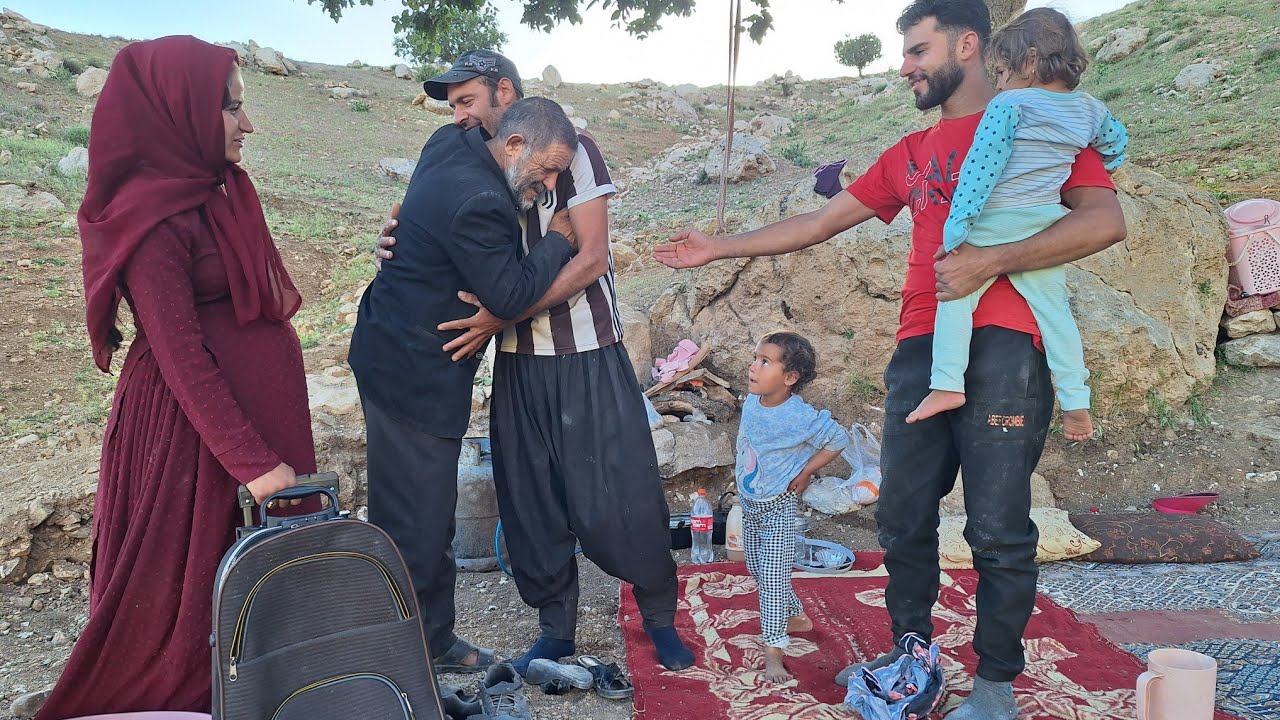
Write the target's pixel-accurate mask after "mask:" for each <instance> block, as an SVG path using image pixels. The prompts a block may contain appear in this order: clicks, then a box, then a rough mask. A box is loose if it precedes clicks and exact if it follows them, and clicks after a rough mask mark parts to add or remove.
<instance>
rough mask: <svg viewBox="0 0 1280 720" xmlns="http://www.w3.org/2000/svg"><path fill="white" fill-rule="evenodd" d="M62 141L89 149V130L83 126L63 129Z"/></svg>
mask: <svg viewBox="0 0 1280 720" xmlns="http://www.w3.org/2000/svg"><path fill="white" fill-rule="evenodd" d="M62 139H63V140H66V141H67V142H69V143H71V144H72V145H78V146H80V147H89V128H87V127H85V126H83V125H73V126H72V127H69V128H64V129H63V131H62Z"/></svg>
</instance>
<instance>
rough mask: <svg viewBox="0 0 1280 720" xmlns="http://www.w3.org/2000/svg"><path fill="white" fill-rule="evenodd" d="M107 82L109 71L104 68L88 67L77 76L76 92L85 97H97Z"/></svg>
mask: <svg viewBox="0 0 1280 720" xmlns="http://www.w3.org/2000/svg"><path fill="white" fill-rule="evenodd" d="M106 84H107V71H106V70H103V69H102V68H96V67H91V68H86V69H85V71H84V72H82V73H80V74H79V75H77V76H76V92H78V93H80V94H81V95H82V96H84V97H97V96H98V94H99V93H101V92H102V86H103V85H106Z"/></svg>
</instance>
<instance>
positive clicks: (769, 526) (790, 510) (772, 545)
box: [739, 492, 804, 648]
mask: <svg viewBox="0 0 1280 720" xmlns="http://www.w3.org/2000/svg"><path fill="white" fill-rule="evenodd" d="M739 502H741V503H742V550H743V553H744V554H745V555H746V556H747V570H748V571H749V572H750V573H751V576H752V577H754V578H755V579H756V586H757V587H758V588H759V591H760V636H761V637H762V638H763V639H764V642H765V644H766V645H768V646H769V647H776V648H784V647H787V646H788V645H790V644H791V638H790V637H788V636H787V621H788V620H789V619H791V618H792V617H794V616H796V615H799V614H801V613H802V612H804V606H802V605H801V604H800V598H798V597H796V593H795V591H794V590H792V589H791V566H792V565H793V564H794V563H795V559H796V527H795V523H796V504H797V498H796V494H795V493H793V492H784V493H782V494H781V495H777V496H775V497H771V498H769V499H768V500H752V499H751V498H748V497H742V498H740V500H739Z"/></svg>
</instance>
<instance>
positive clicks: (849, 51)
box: [836, 33, 882, 77]
mask: <svg viewBox="0 0 1280 720" xmlns="http://www.w3.org/2000/svg"><path fill="white" fill-rule="evenodd" d="M881 49H882V48H881V47H880V37H879V36H878V35H876V34H875V33H863V34H862V35H859V36H858V37H849V36H848V35H845V36H844V39H843V40H839V41H837V42H836V60H839V61H840V64H841V65H848V66H849V67H856V68H858V77H862V68H864V67H866V66H868V65H870V64H871V63H873V62H875V61H876V60H879V59H880V52H881Z"/></svg>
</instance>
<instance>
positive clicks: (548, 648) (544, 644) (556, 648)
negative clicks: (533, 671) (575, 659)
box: [511, 637, 578, 677]
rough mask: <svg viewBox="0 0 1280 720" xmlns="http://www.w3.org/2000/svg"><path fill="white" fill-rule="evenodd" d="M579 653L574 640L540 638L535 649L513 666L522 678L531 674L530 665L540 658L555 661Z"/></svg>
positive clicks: (513, 663) (531, 649) (512, 663)
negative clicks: (528, 673) (526, 674)
mask: <svg viewBox="0 0 1280 720" xmlns="http://www.w3.org/2000/svg"><path fill="white" fill-rule="evenodd" d="M577 651H578V649H577V647H576V646H575V645H574V644H573V641H572V640H556V639H555V638H549V637H540V638H538V642H536V643H534V644H533V647H531V648H529V652H526V653H525V654H523V655H521V656H520V657H518V658H516V659H515V660H513V661H512V662H511V665H512V666H514V667H515V669H516V672H518V673H520V676H521V677H524V674H525V673H527V672H529V663H531V662H533V661H534V660H537V659H538V658H543V659H545V660H552V661H555V660H559V659H560V658H562V657H568V656H569V655H572V654H574V653H576V652H577Z"/></svg>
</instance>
